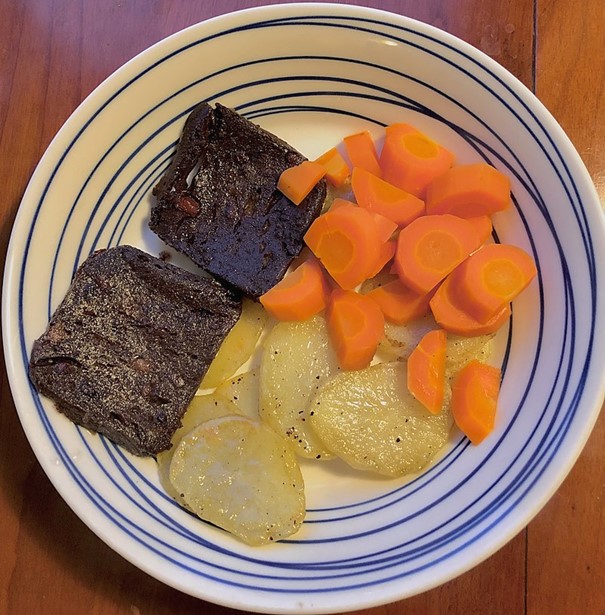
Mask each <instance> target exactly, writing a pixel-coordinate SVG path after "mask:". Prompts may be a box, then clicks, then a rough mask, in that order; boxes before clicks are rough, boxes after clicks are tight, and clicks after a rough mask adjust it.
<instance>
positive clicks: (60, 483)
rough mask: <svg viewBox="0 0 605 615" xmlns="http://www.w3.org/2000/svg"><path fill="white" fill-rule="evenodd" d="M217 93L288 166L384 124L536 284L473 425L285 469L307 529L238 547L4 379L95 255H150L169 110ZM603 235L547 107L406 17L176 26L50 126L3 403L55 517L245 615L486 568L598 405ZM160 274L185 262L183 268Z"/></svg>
mask: <svg viewBox="0 0 605 615" xmlns="http://www.w3.org/2000/svg"><path fill="white" fill-rule="evenodd" d="M201 100H207V101H209V102H215V101H219V102H221V103H222V104H224V105H226V106H229V107H233V108H235V109H236V110H238V111H239V112H240V113H242V114H244V115H245V116H246V117H248V118H249V119H251V120H252V121H254V122H257V123H259V124H260V125H262V126H263V127H265V128H267V129H269V130H271V131H272V132H274V133H275V134H277V135H278V136H280V137H282V138H284V139H285V140H287V141H289V142H290V143H291V144H292V145H294V146H295V147H297V148H298V149H299V150H300V151H301V152H302V153H303V154H305V155H306V156H308V157H309V158H314V157H315V156H317V155H319V154H320V153H322V152H323V151H325V150H326V149H328V148H330V147H332V146H334V145H336V144H337V143H338V142H339V141H340V140H341V139H342V137H343V136H345V135H347V134H350V133H352V132H356V131H359V130H363V129H369V130H370V131H372V133H373V134H374V135H375V136H376V138H377V139H378V142H379V144H380V135H381V134H382V129H383V127H384V126H385V125H387V124H389V123H392V122H396V121H405V122H409V123H411V124H414V125H415V126H417V127H418V128H419V129H421V130H424V131H426V132H427V133H428V134H430V135H431V136H432V137H434V138H435V139H436V140H438V141H440V142H442V143H443V144H444V145H446V146H448V147H450V148H451V149H452V150H453V151H454V152H455V153H456V155H457V159H458V161H459V162H471V161H478V160H486V161H488V162H489V163H491V164H493V165H494V166H496V167H497V168H499V169H501V170H502V171H504V172H505V173H507V174H508V175H509V176H510V177H511V179H512V185H513V201H514V207H513V208H512V209H511V210H509V211H507V212H504V213H501V214H498V215H497V217H496V218H495V221H494V227H495V231H496V233H497V235H498V238H499V239H500V240H501V241H506V242H510V243H515V244H517V245H519V246H521V247H523V248H525V249H526V250H528V251H529V252H530V253H531V254H532V255H533V256H534V258H535V260H536V263H537V265H538V270H539V274H538V279H537V282H536V283H535V284H534V285H532V287H531V288H530V289H528V291H527V292H526V293H525V294H524V295H523V296H522V297H520V299H519V300H518V301H516V302H515V305H514V311H513V317H512V319H511V323H510V327H509V328H507V330H506V331H504V332H502V333H500V334H499V339H498V347H497V355H496V357H495V359H494V360H495V361H497V362H499V363H502V365H503V369H504V379H503V385H502V396H501V402H500V410H499V416H498V421H497V428H496V431H495V433H494V434H493V435H492V436H491V437H490V438H489V440H487V441H486V442H484V444H482V445H481V446H480V447H473V446H471V445H470V444H469V443H468V442H467V441H466V440H465V439H463V438H462V437H460V436H459V435H455V436H453V437H452V439H451V442H450V443H449V445H448V446H447V447H446V450H445V451H444V452H443V454H442V455H441V456H440V457H439V458H438V459H437V460H436V461H435V463H434V464H432V466H431V467H430V468H429V469H428V470H427V471H426V472H424V473H422V474H421V475H419V476H416V477H412V478H411V479H406V480H384V479H377V478H373V477H369V476H364V475H361V474H359V473H356V472H353V471H350V470H347V469H346V468H345V467H344V466H343V465H340V464H338V463H332V464H328V463H325V464H321V463H304V464H303V466H304V475H305V482H306V487H307V497H308V513H307V520H306V522H305V524H304V527H303V529H302V530H301V532H300V533H299V534H297V535H296V536H295V537H293V538H292V539H291V540H286V541H283V542H282V543H279V544H276V545H272V546H271V547H267V548H250V547H246V546H245V545H242V544H240V543H238V542H237V541H235V540H234V539H232V538H231V537H230V536H229V535H227V534H225V533H224V532H222V531H220V530H218V529H216V528H214V527H212V526H210V525H208V524H206V523H204V522H202V521H200V520H198V519H195V518H193V517H192V516H190V515H189V514H188V513H186V512H185V511H184V510H182V509H180V508H179V507H178V506H177V505H175V504H174V503H173V502H172V500H171V499H170V498H169V497H168V496H167V495H166V494H165V493H164V491H163V490H162V488H161V487H160V485H159V480H158V477H157V471H156V466H155V463H154V462H153V460H149V459H147V460H143V459H135V458H133V457H131V456H129V455H127V454H125V453H124V452H123V451H122V450H121V449H119V448H118V447H116V446H114V445H113V444H112V443H110V442H108V441H107V440H105V439H104V438H102V437H98V436H92V435H91V434H89V433H87V432H86V431H84V430H81V429H79V428H77V427H75V426H74V425H72V424H71V423H70V422H69V421H68V420H67V419H65V418H64V417H63V416H61V415H59V414H58V413H57V412H56V411H55V409H54V408H53V407H52V405H51V404H50V403H48V402H47V401H46V400H44V399H41V398H40V397H39V396H38V395H37V394H36V393H35V391H34V390H33V389H32V387H31V385H30V384H29V381H28V379H27V362H28V356H29V349H30V348H31V344H32V342H33V341H34V339H35V338H36V337H38V336H39V335H40V334H41V333H42V331H43V330H44V328H45V327H46V324H47V322H48V319H49V317H50V314H51V313H52V311H53V310H54V308H55V307H56V306H57V305H58V303H59V301H60V300H61V299H62V297H63V295H64V293H65V291H66V290H67V288H68V286H69V283H70V279H71V276H72V275H73V273H74V271H75V269H76V268H77V266H78V265H79V264H80V263H81V262H82V261H83V260H84V259H85V258H86V256H87V255H88V254H89V253H90V252H92V251H93V250H95V249H98V248H102V247H108V246H113V245H117V244H131V245H135V246H138V247H140V248H142V249H144V250H146V251H148V252H150V253H152V254H158V252H159V251H160V250H163V249H165V246H164V245H163V244H162V242H161V241H160V240H159V239H158V238H157V237H155V236H154V235H153V234H152V233H151V232H150V231H149V230H148V228H147V218H148V215H149V208H150V202H151V201H150V199H151V189H152V187H153V186H154V185H155V183H156V182H157V181H158V179H159V177H160V176H161V174H162V172H163V171H164V170H165V168H166V167H167V165H168V163H169V160H170V157H171V155H172V153H173V151H174V147H175V143H176V141H177V139H178V137H179V134H180V131H181V129H182V125H183V123H184V119H185V117H186V116H187V114H188V113H189V111H190V110H191V109H192V108H193V107H194V106H195V105H196V104H197V103H198V102H199V101H201ZM603 245H604V242H603V223H602V214H601V211H600V206H599V204H598V199H597V197H596V194H595V191H594V188H593V186H592V184H591V181H590V179H589V177H588V174H587V173H586V170H585V169H584V167H583V165H582V163H581V161H580V159H579V157H578V155H577V153H576V152H575V150H574V149H573V147H572V145H571V144H570V142H569V141H568V139H567V138H566V136H565V135H564V133H563V131H562V130H561V129H560V128H559V126H558V125H557V124H556V122H555V121H554V120H553V119H552V117H551V116H550V115H549V114H548V113H547V112H546V110H545V109H544V108H543V107H542V106H541V105H540V103H539V102H538V101H537V100H536V99H535V98H534V97H533V96H532V95H531V93H529V92H528V91H527V90H526V89H525V88H524V87H523V86H522V85H521V84H520V83H519V82H518V81H516V80H515V79H514V78H513V77H512V76H511V75H509V74H508V73H507V72H506V71H505V70H504V69H502V68H501V67H500V66H498V65H497V64H495V63H494V62H493V61H491V60H490V59H489V58H487V57H486V56H484V55H483V54H481V53H480V52H478V51H477V50H475V49H473V48H471V47H469V46H468V45H466V44H464V43H463V42H461V41H459V40H457V39H455V38H453V37H451V36H449V35H447V34H445V33H443V32H440V31H438V30H436V29H434V28H431V27H429V26H426V25H424V24H420V23H418V22H414V21H412V20H409V19H406V18H403V17H399V16H395V15H391V14H388V13H382V12H378V11H373V10H370V9H363V8H359V7H357V8H355V7H346V6H338V5H321V4H314V5H289V6H278V7H272V8H269V7H267V8H262V9H258V10H252V11H244V12H241V13H235V14H231V15H227V16H225V17H222V18H218V19H215V20H211V21H209V22H205V23H202V24H199V25H196V26H193V27H191V28H189V29H187V30H184V31H182V32H180V33H178V34H176V35H174V36H172V37H170V38H169V39H166V40H165V41H162V42H161V43H159V44H157V45H155V46H154V47H152V48H150V49H149V50H147V51H146V52H144V53H143V54H141V55H140V56H138V57H137V58H135V59H134V60H132V61H131V62H129V63H128V64H127V65H125V66H124V67H123V68H122V69H120V70H119V71H118V72H117V73H115V74H114V75H112V76H111V77H110V78H109V79H108V80H107V81H106V82H105V83H103V84H102V85H101V86H100V87H99V88H98V89H97V90H96V91H95V92H94V93H93V94H92V95H91V96H90V97H89V98H88V99H87V100H86V101H85V102H84V103H83V104H82V105H81V106H80V107H79V108H78V110H77V111H76V112H75V113H74V114H73V116H72V117H71V118H70V119H69V120H68V122H67V123H66V125H65V126H64V127H63V129H62V130H61V131H60V132H59V134H58V135H57V137H56V138H55V140H54V141H53V143H52V144H51V146H50V147H49V149H48V151H47V153H46V154H45V156H44V158H43V159H42V161H41V162H40V165H39V167H38V168H37V170H36V172H35V174H34V176H33V178H32V180H31V183H30V186H29V188H28V190H27V193H26V195H25V197H24V199H23V203H22V205H21V208H20V211H19V215H18V218H17V221H16V223H15V227H14V231H13V235H12V238H11V245H10V250H9V256H8V261H7V267H6V276H5V282H4V290H5V292H4V304H3V310H4V312H3V327H4V340H5V356H6V358H7V364H8V371H9V376H10V382H11V387H12V390H13V396H14V399H15V402H16V405H17V409H18V411H19V415H20V418H21V421H22V423H23V426H24V428H25V430H26V433H27V435H28V438H29V440H30V442H31V445H32V447H33V449H34V451H35V452H36V455H37V457H38V459H39V460H40V463H41V464H42V466H43V467H44V469H45V471H46V472H47V474H48V475H49V477H50V478H51V480H52V481H53V483H54V484H55V486H56V487H57V489H58V490H59V491H60V493H61V494H62V495H63V497H64V498H65V499H66V501H67V502H68V503H69V504H70V506H71V507H72V508H73V509H74V511H75V512H76V513H77V514H78V515H79V516H80V517H81V518H82V519H83V520H84V521H85V522H86V523H87V524H88V525H89V526H90V527H91V529H92V530H93V531H95V532H96V533H97V534H98V535H99V536H100V537H101V538H102V539H103V540H105V541H106V542H107V543H108V544H109V545H110V546H112V547H113V548H114V549H115V550H116V551H118V552H119V553H121V554H122V555H124V556H125V557H126V558H127V559H129V560H130V561H132V562H133V563H135V564H136V565H137V566H139V567H140V568H142V569H143V570H145V571H147V572H149V573H150V574H152V575H153V576H155V577H156V578H158V579H160V580H162V581H164V582H166V583H168V584H170V585H172V586H174V587H176V588H178V589H181V590H183V591H185V592H187V593H190V594H192V595H195V596H199V597H201V598H204V599H207V600H210V601H213V602H218V603H221V604H226V605H229V606H232V607H236V608H243V609H247V610H256V611H266V612H282V613H283V612H294V611H297V612H333V611H342V610H352V609H355V608H361V607H362V606H370V605H373V604H379V603H385V602H389V601H392V600H396V599H398V598H402V597H405V596H409V595H412V594H415V593H418V592H421V591H424V590H426V589H428V588H430V587H432V586H435V585H438V584H440V583H442V582H444V581H446V580H448V579H450V578H452V577H453V576H455V575H457V574H460V573H461V572H463V571H464V570H466V569H468V568H469V567H471V566H473V565H475V564H477V563H478V562H479V561H481V560H482V559H484V558H486V557H487V556H488V555H490V554H491V553H492V552H493V551H494V550H496V549H497V548H498V547H500V546H501V545H502V544H504V543H505V542H506V541H507V540H509V539H510V538H511V537H512V536H513V535H514V534H515V533H516V532H518V531H519V530H520V529H521V528H522V527H523V526H524V525H525V524H526V523H527V522H528V521H529V520H530V519H531V518H532V517H533V515H535V514H536V513H537V512H538V511H539V509H540V508H541V506H542V505H543V504H544V503H545V502H546V500H547V499H548V497H550V495H552V493H553V492H554V490H555V489H556V488H557V486H558V485H559V484H560V482H561V481H562V480H563V478H564V476H565V475H566V473H567V472H568V471H569V469H570V468H571V466H572V464H573V462H574V460H575V458H576V457H577V455H578V454H579V452H580V450H581V448H582V446H583V444H584V442H585V440H586V438H587V437H588V434H589V433H590V430H591V428H592V425H593V424H594V421H595V420H596V416H597V413H598V410H599V408H600V404H601V401H602V396H603V391H602V388H603V387H602V385H601V383H600V377H599V376H600V374H599V373H598V371H597V367H598V366H599V365H601V364H602V360H603V357H602V356H601V355H602V351H601V348H603V346H604V345H603V344H602V343H600V342H603V339H602V338H603V333H602V331H603V330H604V329H603V327H602V326H600V325H601V324H602V323H601V322H600V321H601V316H600V314H602V313H603V310H602V309H600V308H601V307H602V306H601V301H602V298H601V294H602V292H601V278H602V272H601V266H600V265H599V263H601V262H603V254H602V250H603V247H602V246H603ZM173 262H175V263H177V264H180V265H182V266H185V267H189V264H188V263H187V261H186V259H184V258H180V257H178V256H177V255H175V256H174V258H173Z"/></svg>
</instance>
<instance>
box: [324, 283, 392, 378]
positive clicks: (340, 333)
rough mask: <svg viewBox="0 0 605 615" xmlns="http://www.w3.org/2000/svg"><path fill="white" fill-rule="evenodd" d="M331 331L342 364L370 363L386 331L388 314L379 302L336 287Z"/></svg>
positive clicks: (355, 366)
mask: <svg viewBox="0 0 605 615" xmlns="http://www.w3.org/2000/svg"><path fill="white" fill-rule="evenodd" d="M327 322H328V331H329V335H330V339H331V341H332V344H333V345H334V349H335V351H336V356H337V357H338V361H339V364H340V366H341V367H342V368H343V369H346V370H358V369H363V368H364V367H367V366H368V365H369V364H370V362H371V361H372V358H373V357H374V354H375V353H376V348H377V347H378V343H379V342H380V340H381V338H382V336H383V335H384V317H383V315H382V312H381V311H380V308H379V307H378V305H377V304H376V303H375V302H374V301H373V300H372V299H370V298H369V297H368V296H366V295H360V294H359V293H356V292H355V291H352V290H342V289H336V290H334V291H332V295H331V298H330V302H329V305H328V310H327Z"/></svg>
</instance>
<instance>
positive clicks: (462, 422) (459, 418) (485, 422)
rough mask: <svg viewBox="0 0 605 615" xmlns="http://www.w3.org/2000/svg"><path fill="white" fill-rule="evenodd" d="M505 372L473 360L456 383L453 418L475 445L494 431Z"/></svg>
mask: <svg viewBox="0 0 605 615" xmlns="http://www.w3.org/2000/svg"><path fill="white" fill-rule="evenodd" d="M500 379H501V372H500V370H499V369H498V368H497V367H493V366H491V365H487V364H485V363H480V362H479V361H477V360H476V359H473V360H472V361H470V362H469V363H467V364H466V365H465V366H464V367H463V368H462V369H461V370H460V371H459V372H458V373H457V374H456V376H455V377H454V380H453V382H452V401H451V408H452V415H453V417H454V421H455V422H456V424H457V425H458V427H459V428H460V430H461V431H462V432H463V433H464V434H465V435H466V436H467V437H468V438H469V440H470V441H471V442H472V443H473V444H480V443H481V442H482V441H483V440H484V439H485V438H486V437H487V436H488V435H489V434H490V433H491V432H492V431H493V429H494V425H495V422H496V409H497V406H498V395H499V394H500Z"/></svg>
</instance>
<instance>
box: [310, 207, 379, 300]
mask: <svg viewBox="0 0 605 615" xmlns="http://www.w3.org/2000/svg"><path fill="white" fill-rule="evenodd" d="M305 243H306V244H307V245H308V246H309V248H311V251H312V252H313V254H315V256H316V257H317V258H318V259H319V260H320V261H321V263H322V265H323V266H324V267H325V268H326V270H327V271H328V273H329V274H330V275H331V276H332V277H333V278H334V280H335V281H336V282H337V283H338V284H339V286H340V287H341V288H344V289H347V290H351V289H353V288H355V287H356V286H357V285H358V284H361V282H363V281H364V280H366V279H367V278H368V277H370V276H371V275H372V274H373V272H374V270H375V268H376V265H377V262H378V259H379V257H380V251H381V244H382V243H383V242H382V241H381V239H380V234H379V232H378V228H377V226H376V222H375V221H374V219H373V218H372V215H371V213H370V212H368V211H366V210H365V209H362V208H361V207H356V206H353V205H350V206H346V205H341V206H338V207H336V208H332V209H331V210H330V211H328V212H327V213H325V214H322V215H321V216H319V217H318V218H316V219H315V221H314V222H313V223H312V224H311V226H310V227H309V230H308V231H307V233H306V234H305Z"/></svg>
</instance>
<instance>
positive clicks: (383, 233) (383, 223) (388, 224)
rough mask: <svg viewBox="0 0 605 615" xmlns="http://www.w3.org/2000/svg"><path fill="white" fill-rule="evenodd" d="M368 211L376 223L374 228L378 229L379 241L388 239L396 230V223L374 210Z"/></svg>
mask: <svg viewBox="0 0 605 615" xmlns="http://www.w3.org/2000/svg"><path fill="white" fill-rule="evenodd" d="M370 213H371V214H372V218H373V219H374V222H375V223H376V228H377V229H378V234H379V235H380V239H381V241H389V239H391V237H392V236H393V233H394V232H395V231H396V230H397V225H396V224H395V223H394V222H393V221H392V220H389V219H388V218H385V217H384V216H383V215H381V214H377V213H376V212H375V211H371V212H370Z"/></svg>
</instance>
